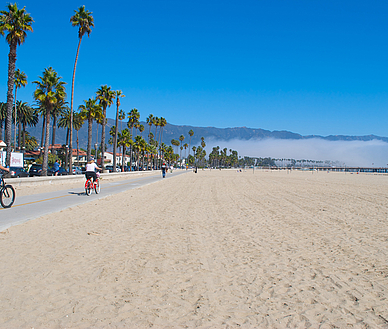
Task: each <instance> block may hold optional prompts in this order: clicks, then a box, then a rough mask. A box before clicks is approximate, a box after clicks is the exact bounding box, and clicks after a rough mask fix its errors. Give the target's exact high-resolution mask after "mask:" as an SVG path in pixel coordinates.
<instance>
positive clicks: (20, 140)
mask: <svg viewBox="0 0 388 329" xmlns="http://www.w3.org/2000/svg"><path fill="white" fill-rule="evenodd" d="M21 121H22V120H21V118H20V117H19V118H18V127H19V129H18V147H19V150H21V145H22V129H20V126H21V125H22V122H21Z"/></svg>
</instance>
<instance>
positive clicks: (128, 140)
mask: <svg viewBox="0 0 388 329" xmlns="http://www.w3.org/2000/svg"><path fill="white" fill-rule="evenodd" d="M117 137H118V138H117V144H118V145H119V146H122V147H123V154H122V161H121V171H122V172H124V158H125V150H126V148H127V147H129V146H131V145H132V143H133V141H132V135H131V133H130V131H129V129H127V128H125V129H123V130H122V131H121V132H119V133H118V136H117ZM130 167H132V163H131V164H130Z"/></svg>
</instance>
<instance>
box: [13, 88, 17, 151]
mask: <svg viewBox="0 0 388 329" xmlns="http://www.w3.org/2000/svg"><path fill="white" fill-rule="evenodd" d="M17 90H18V88H17V87H16V86H15V131H14V142H13V143H14V145H13V148H14V150H15V151H16V121H17V117H18V116H17V113H18V110H17V98H16V94H17Z"/></svg>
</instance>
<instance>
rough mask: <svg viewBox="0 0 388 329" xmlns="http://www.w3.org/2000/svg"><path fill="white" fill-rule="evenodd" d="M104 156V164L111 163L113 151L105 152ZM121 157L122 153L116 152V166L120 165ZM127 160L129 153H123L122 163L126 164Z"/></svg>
mask: <svg viewBox="0 0 388 329" xmlns="http://www.w3.org/2000/svg"><path fill="white" fill-rule="evenodd" d="M104 157H105V161H104V163H105V164H110V165H111V164H113V153H112V152H105V153H104ZM122 158H123V154H122V153H118V152H116V165H117V166H121V165H122ZM129 161H130V159H129V155H126V154H125V155H124V165H126V164H127V163H128V162H129Z"/></svg>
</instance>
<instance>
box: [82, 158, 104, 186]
mask: <svg viewBox="0 0 388 329" xmlns="http://www.w3.org/2000/svg"><path fill="white" fill-rule="evenodd" d="M96 170H101V168H99V167H98V166H97V165H96V163H95V162H94V159H93V158H91V159H90V160H89V162H88V163H87V164H86V171H85V177H86V179H89V178H90V177H92V178H93V182H95V181H96V180H97V174H96Z"/></svg>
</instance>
